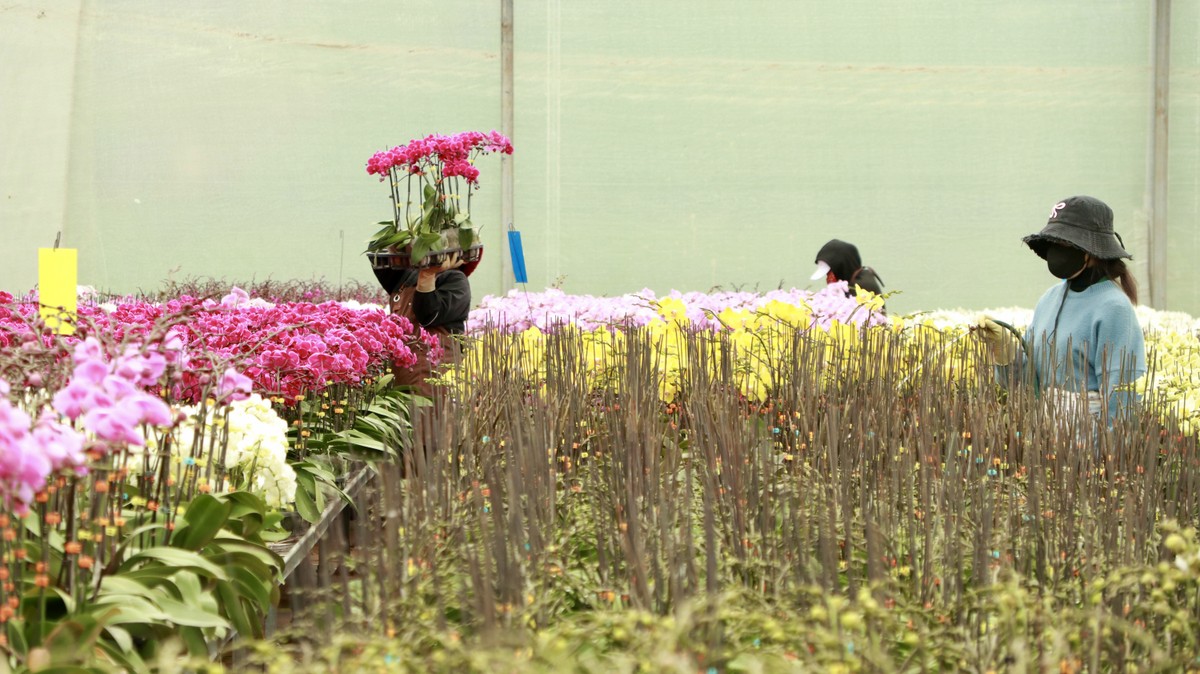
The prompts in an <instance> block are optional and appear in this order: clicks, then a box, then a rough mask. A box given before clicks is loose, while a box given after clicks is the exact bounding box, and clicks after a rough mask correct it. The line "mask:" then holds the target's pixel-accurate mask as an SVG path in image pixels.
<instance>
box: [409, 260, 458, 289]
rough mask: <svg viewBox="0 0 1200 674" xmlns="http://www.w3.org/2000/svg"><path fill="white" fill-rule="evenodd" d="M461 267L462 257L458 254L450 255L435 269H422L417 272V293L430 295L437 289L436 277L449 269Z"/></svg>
mask: <svg viewBox="0 0 1200 674" xmlns="http://www.w3.org/2000/svg"><path fill="white" fill-rule="evenodd" d="M461 266H463V261H462V257H461V256H460V255H459V254H458V253H450V254H449V255H447V256H446V259H445V260H443V261H442V263H441V264H440V265H438V266H436V267H422V268H421V269H420V270H419V271H418V272H417V292H419V293H431V292H433V291H434V289H435V288H436V287H437V275H438V274H440V273H442V272H444V271H448V270H450V269H458V268H459V267H461Z"/></svg>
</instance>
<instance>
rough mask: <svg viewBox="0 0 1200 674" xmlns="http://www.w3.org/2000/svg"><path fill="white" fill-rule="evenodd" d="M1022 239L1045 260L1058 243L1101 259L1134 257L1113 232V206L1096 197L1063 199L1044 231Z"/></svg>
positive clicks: (1056, 205)
mask: <svg viewBox="0 0 1200 674" xmlns="http://www.w3.org/2000/svg"><path fill="white" fill-rule="evenodd" d="M1021 240H1022V241H1024V242H1025V243H1026V244H1028V246H1029V247H1030V248H1032V249H1033V252H1035V253H1037V254H1038V257H1040V258H1042V259H1045V257H1046V249H1047V248H1049V247H1050V246H1051V245H1052V244H1056V243H1057V244H1065V245H1068V246H1074V247H1075V248H1078V249H1080V250H1082V251H1083V252H1085V253H1088V254H1089V255H1091V256H1092V257H1094V258H1097V259H1099V260H1116V259H1120V258H1123V257H1124V258H1130V259H1132V258H1133V256H1132V255H1130V254H1129V253H1128V251H1126V250H1125V242H1124V241H1122V240H1121V236H1120V235H1119V234H1117V233H1116V232H1115V231H1113V212H1112V209H1111V208H1109V207H1108V204H1106V203H1104V202H1103V201H1100V200H1099V199H1097V198H1095V197H1084V196H1079V197H1068V198H1066V199H1063V200H1062V201H1060V202H1058V203H1057V204H1055V205H1054V208H1052V209H1051V210H1050V220H1049V221H1048V222H1047V223H1046V226H1045V227H1043V228H1042V231H1040V232H1038V233H1037V234H1030V235H1029V236H1027V237H1025V238H1024V239H1021Z"/></svg>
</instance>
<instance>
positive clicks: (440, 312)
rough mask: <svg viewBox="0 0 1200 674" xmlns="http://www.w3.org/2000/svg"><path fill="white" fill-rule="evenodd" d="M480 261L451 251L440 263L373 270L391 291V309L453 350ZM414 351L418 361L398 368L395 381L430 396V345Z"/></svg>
mask: <svg viewBox="0 0 1200 674" xmlns="http://www.w3.org/2000/svg"><path fill="white" fill-rule="evenodd" d="M478 264H479V261H478V260H474V261H472V262H469V263H466V264H464V263H463V261H462V260H461V259H460V257H459V255H458V254H457V253H451V254H450V255H448V256H446V258H445V259H444V260H443V261H442V263H441V264H440V265H433V266H428V267H421V268H411V267H410V268H407V269H379V268H375V269H374V271H375V278H376V279H378V280H379V284H380V285H381V286H383V289H384V290H385V291H387V293H388V298H389V305H390V308H391V312H392V313H393V314H395V315H397V316H403V317H405V318H407V319H408V320H409V321H411V322H412V324H413V325H414V326H416V325H419V326H421V327H422V328H424V329H425V331H426V332H428V333H430V334H432V335H434V336H435V337H436V338H437V340H438V341H439V342H440V344H441V347H442V348H443V349H450V348H453V345H454V341H453V338H452V337H451V335H456V334H461V333H462V332H463V330H464V329H465V327H466V323H467V315H468V314H469V313H470V311H471V283H470V282H469V281H468V280H467V277H468V276H469V275H470V274H471V272H472V271H474V270H475V267H476V266H477V265H478ZM413 352H414V353H415V354H416V356H417V363H416V364H415V365H413V366H412V367H409V368H395V369H394V370H393V376H394V377H395V382H396V384H397V385H400V386H409V387H412V389H413V390H415V391H416V392H417V393H420V394H421V395H423V396H425V397H427V398H431V397H433V385H432V384H431V383H430V382H429V377H430V376H431V375H432V372H433V364H432V363H431V362H430V348H429V346H428V345H425V344H417V345H416V346H414V349H413Z"/></svg>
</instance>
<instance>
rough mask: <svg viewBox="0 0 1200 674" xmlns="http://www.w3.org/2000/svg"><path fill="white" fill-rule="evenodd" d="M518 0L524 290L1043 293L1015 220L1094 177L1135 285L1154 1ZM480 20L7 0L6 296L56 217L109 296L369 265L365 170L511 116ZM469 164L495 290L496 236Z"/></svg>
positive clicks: (1141, 251)
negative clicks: (873, 281) (825, 277)
mask: <svg viewBox="0 0 1200 674" xmlns="http://www.w3.org/2000/svg"><path fill="white" fill-rule="evenodd" d="M515 4H516V15H515V45H516V54H515V111H516V112H515V119H516V128H515V132H514V134H513V143H514V145H515V147H516V154H515V155H514V162H515V164H514V165H515V171H516V183H515V209H514V210H515V214H516V215H515V224H516V226H517V228H518V229H520V230H521V231H522V235H523V239H524V242H525V255H526V263H527V266H528V269H529V275H530V282H529V284H528V288H529V289H530V290H537V289H541V288H544V287H546V286H549V285H557V286H559V287H561V288H563V289H564V290H567V291H569V292H575V293H589V294H617V293H624V292H630V291H636V290H640V289H642V288H650V289H653V290H655V291H657V292H665V291H668V290H670V289H673V288H674V289H680V290H708V289H710V288H714V287H723V288H742V289H755V288H757V289H760V290H765V289H768V288H775V287H777V286H780V285H782V286H785V287H792V286H799V287H803V286H805V285H810V284H813V283H814V282H812V281H809V280H808V279H809V275H810V273H811V271H812V269H813V256H814V255H815V253H816V251H817V249H818V248H820V246H821V245H822V244H823V243H824V242H825V241H826V240H828V239H830V238H834V237H836V238H842V239H847V240H849V241H852V242H854V243H856V244H858V246H859V248H860V250H861V252H862V253H863V257H864V260H865V262H866V263H867V264H869V265H872V266H874V267H875V268H876V269H877V271H878V272H879V275H880V276H881V277H882V278H883V280H884V282H885V283H886V288H887V290H890V291H899V294H898V295H896V296H895V297H894V298H893V299H892V300H890V303H889V306H890V307H892V308H893V310H894V311H915V310H920V309H933V308H938V307H945V308H950V307H966V308H983V307H989V306H1009V305H1021V306H1030V307H1031V306H1032V305H1033V304H1034V303H1035V302H1036V300H1037V298H1038V296H1039V295H1040V294H1041V292H1042V291H1043V290H1044V289H1045V287H1047V286H1048V285H1050V282H1051V281H1052V280H1053V279H1052V278H1051V277H1050V276H1049V275H1048V273H1047V272H1046V271H1045V267H1044V265H1043V264H1042V263H1041V261H1040V260H1038V259H1037V258H1036V257H1035V256H1034V255H1032V253H1030V252H1029V251H1028V250H1027V249H1025V248H1024V246H1023V244H1021V242H1020V238H1021V237H1022V236H1024V235H1026V234H1029V233H1032V232H1034V231H1036V230H1037V229H1039V228H1040V227H1041V225H1042V224H1044V222H1045V219H1046V217H1047V215H1048V212H1049V210H1050V207H1051V206H1052V205H1053V204H1054V203H1055V202H1056V201H1058V200H1059V199H1061V198H1062V197H1065V196H1069V195H1072V194H1080V193H1086V194H1092V195H1094V196H1097V197H1100V198H1102V199H1104V200H1105V201H1107V202H1108V203H1109V204H1110V205H1111V206H1112V207H1113V209H1114V211H1115V213H1116V226H1117V229H1118V231H1119V232H1120V233H1121V234H1122V236H1123V237H1124V240H1125V242H1126V244H1127V246H1128V247H1129V248H1130V250H1131V252H1132V253H1133V254H1134V256H1135V263H1134V267H1135V271H1136V273H1137V275H1138V277H1139V279H1140V280H1142V281H1143V282H1145V280H1146V279H1147V270H1146V268H1145V260H1146V258H1147V252H1148V251H1147V245H1148V237H1147V219H1148V218H1147V215H1146V208H1145V203H1146V197H1145V194H1146V184H1147V160H1148V152H1149V142H1148V137H1149V136H1148V134H1149V128H1150V110H1151V93H1152V63H1151V54H1152V39H1153V30H1152V23H1153V16H1152V13H1153V3H1152V2H1128V1H1125V0H1120V1H1117V0H1105V1H1100V0H1077V1H1065V0H1064V1H1061V2H1054V3H1045V2H1038V1H1034V0H1022V1H1015V2H1014V1H1006V2H976V3H962V2H956V1H954V0H924V1H922V2H911V1H909V0H904V1H900V0H889V1H880V0H870V1H867V0H847V1H843V2H836V3H834V2H827V3H810V2H804V3H801V2H790V1H787V0H775V1H765V0H754V1H746V0H741V1H734V0H727V1H721V2H716V1H713V2H700V3H697V2H694V1H693V0H658V1H656V2H635V1H634V0H609V1H608V2H602V3H584V2H564V1H563V0H540V1H521V0H518V1H517V2H516V3H515ZM499 24H500V5H499V2H484V1H482V0H406V1H405V2H403V3H379V2H364V1H360V0H340V1H337V0H327V1H324V2H282V1H264V2H255V3H243V2H235V1H234V0H208V1H206V2H203V3H187V4H180V3H157V2H148V1H147V0H103V1H100V0H73V1H67V0H53V1H50V0H45V1H40V2H39V1H35V0H14V1H12V2H8V3H5V5H4V7H0V62H2V63H3V64H4V65H3V66H2V67H0V73H2V74H0V121H2V124H0V189H2V190H3V193H2V194H0V227H2V228H3V231H4V235H5V236H4V241H5V245H4V248H3V253H2V254H0V255H2V257H0V289H4V290H9V291H15V292H21V291H24V290H28V289H29V288H31V287H32V286H33V285H34V284H35V283H36V249H37V248H38V247H40V246H49V245H53V242H54V240H55V237H56V235H57V234H58V233H59V232H60V231H61V233H62V245H64V246H69V247H74V248H78V249H79V251H80V253H79V254H80V274H79V278H80V282H81V283H84V284H89V285H93V286H96V287H97V288H101V289H105V290H111V291H114V292H133V291H137V290H139V289H140V290H153V289H157V288H159V287H160V286H161V285H162V284H163V282H164V280H167V279H175V280H181V279H185V278H187V277H192V276H213V277H218V278H226V279H229V280H230V281H231V282H233V281H238V280H251V279H259V280H261V279H265V278H275V279H287V278H313V277H318V278H324V279H326V280H328V281H330V282H338V281H344V280H347V279H350V278H356V279H363V280H367V279H370V278H371V274H370V270H369V269H368V266H367V263H366V261H365V259H364V258H363V256H362V255H361V252H362V250H363V248H364V246H365V241H366V239H367V238H368V237H369V236H370V235H371V234H372V233H373V232H374V230H375V229H376V227H375V225H374V223H375V222H377V221H379V220H383V219H385V218H387V217H389V214H390V206H389V203H388V196H387V190H386V189H385V188H384V186H382V185H380V184H379V183H378V182H377V180H376V179H375V178H374V177H371V176H368V175H367V174H366V172H365V170H364V165H365V162H366V160H367V158H368V157H369V156H370V155H371V154H372V153H374V152H375V151H377V150H379V149H382V148H385V147H390V146H393V145H397V144H402V143H405V142H407V141H408V140H409V139H410V138H413V137H416V136H421V135H424V134H427V133H435V132H437V133H452V132H457V131H463V130H483V131H489V130H492V129H498V128H499V126H500V58H499V57H500V55H499V49H500V25H499ZM1171 30H1172V34H1171V40H1172V42H1171V44H1172V50H1171V71H1170V86H1171V91H1170V97H1171V98H1170V145H1169V201H1168V204H1169V210H1168V218H1169V219H1168V238H1169V243H1170V246H1169V253H1168V269H1167V281H1168V284H1167V308H1170V309H1177V310H1183V311H1188V312H1190V313H1193V314H1200V293H1197V290H1200V271H1197V270H1196V268H1195V265H1193V264H1192V263H1191V261H1192V259H1193V258H1194V257H1195V256H1196V254H1197V253H1200V234H1198V233H1197V230H1196V223H1197V219H1198V216H1200V151H1198V148H1200V51H1198V48H1197V43H1198V42H1200V5H1198V4H1197V3H1194V2H1176V3H1174V4H1173V16H1172V24H1171ZM479 168H480V170H481V171H482V176H481V183H482V189H481V191H480V192H479V193H478V194H477V195H476V198H475V200H474V201H473V205H474V211H475V214H476V215H475V217H474V218H473V219H474V220H475V221H476V222H477V223H479V224H483V225H484V229H483V236H484V242H485V244H486V245H487V248H488V252H487V254H486V255H485V257H484V262H483V266H481V267H480V269H479V271H478V272H476V274H475V275H474V276H473V277H472V282H473V285H474V290H475V294H476V296H477V297H482V296H483V295H484V294H488V293H497V292H501V291H502V290H503V289H504V287H505V283H504V279H503V278H502V273H503V272H502V266H501V264H500V263H499V260H500V259H501V256H502V255H504V254H505V252H504V249H503V247H502V238H501V234H502V227H501V226H500V223H499V210H500V200H499V198H500V164H499V160H498V159H497V158H495V157H484V158H482V159H481V160H480V161H479ZM1143 296H1144V298H1147V299H1148V297H1149V295H1148V293H1147V292H1145V291H1144V292H1143Z"/></svg>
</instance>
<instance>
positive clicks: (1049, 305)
mask: <svg viewBox="0 0 1200 674" xmlns="http://www.w3.org/2000/svg"><path fill="white" fill-rule="evenodd" d="M1056 323H1057V329H1056V328H1055V325H1056ZM1025 341H1026V342H1027V343H1028V344H1029V347H1030V349H1031V351H1032V352H1033V360H1034V364H1035V366H1036V368H1037V375H1038V381H1039V383H1040V385H1041V387H1042V389H1043V390H1044V389H1046V388H1048V387H1054V388H1060V389H1065V390H1068V391H1071V392H1085V391H1099V392H1100V394H1101V397H1102V399H1104V400H1106V401H1107V408H1108V417H1109V419H1110V420H1111V419H1112V418H1113V417H1114V416H1116V414H1117V413H1118V412H1120V411H1122V410H1127V409H1128V408H1129V407H1130V406H1131V404H1132V403H1133V402H1134V401H1135V400H1136V397H1135V394H1134V393H1132V392H1131V391H1119V390H1117V389H1118V388H1120V387H1122V386H1123V385H1126V384H1129V383H1132V382H1133V381H1134V380H1136V379H1137V378H1138V377H1141V376H1142V375H1144V374H1145V373H1146V344H1145V340H1144V338H1143V337H1142V328H1141V326H1140V325H1138V321H1137V314H1135V313H1134V310H1133V304H1132V303H1130V301H1129V298H1128V297H1126V296H1125V293H1124V292H1123V291H1122V290H1121V288H1120V287H1119V286H1118V285H1117V284H1116V283H1113V282H1112V281H1110V280H1108V279H1104V280H1102V281H1098V282H1096V283H1094V284H1092V285H1090V286H1088V287H1087V288H1085V289H1083V290H1082V291H1079V292H1075V291H1073V290H1069V284H1068V282H1067V281H1063V282H1062V283H1059V284H1057V285H1055V286H1053V287H1051V288H1050V289H1049V290H1047V291H1046V292H1045V294H1043V295H1042V298H1041V299H1040V300H1038V303H1037V308H1036V309H1034V311H1033V321H1032V322H1031V323H1030V324H1029V329H1028V330H1026V331H1025ZM1022 365H1023V364H1022Z"/></svg>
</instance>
